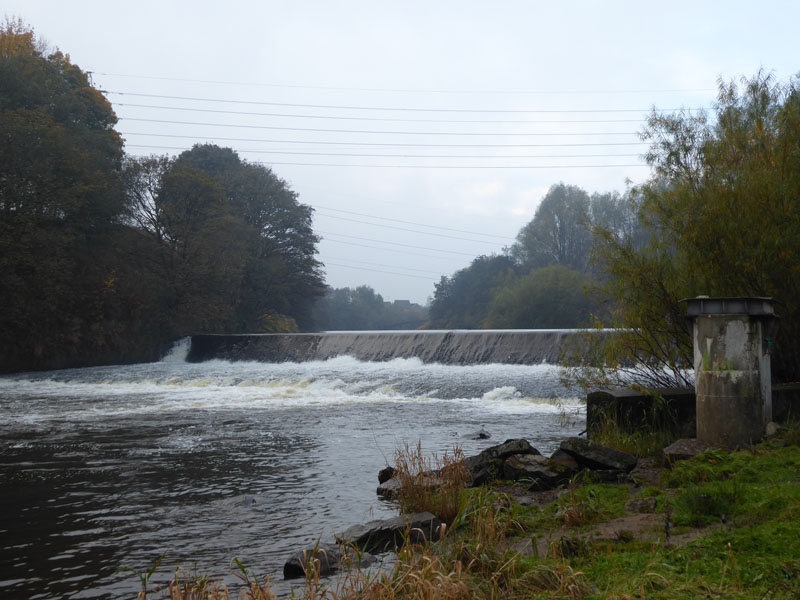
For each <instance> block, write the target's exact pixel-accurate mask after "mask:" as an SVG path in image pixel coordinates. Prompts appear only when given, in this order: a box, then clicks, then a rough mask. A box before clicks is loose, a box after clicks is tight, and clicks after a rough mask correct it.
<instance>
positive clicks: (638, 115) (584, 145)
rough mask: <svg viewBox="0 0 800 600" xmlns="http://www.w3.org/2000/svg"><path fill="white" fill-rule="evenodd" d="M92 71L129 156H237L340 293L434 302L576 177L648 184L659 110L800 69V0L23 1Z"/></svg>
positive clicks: (27, 15) (32, 17) (36, 22)
mask: <svg viewBox="0 0 800 600" xmlns="http://www.w3.org/2000/svg"><path fill="white" fill-rule="evenodd" d="M2 6H3V11H4V13H5V16H7V17H10V18H16V17H20V18H22V19H23V20H24V21H25V22H26V23H27V24H29V25H31V26H32V27H33V28H34V30H35V31H36V32H37V34H38V35H39V36H41V37H43V38H44V39H45V40H46V41H47V42H48V43H49V44H50V45H51V46H57V47H58V48H59V49H61V50H62V51H64V52H66V53H69V54H70V56H71V58H72V60H73V61H74V62H75V63H77V64H78V65H79V66H80V67H81V68H83V69H84V70H87V71H91V72H92V73H93V80H94V83H95V85H96V86H98V87H100V88H102V89H103V90H106V91H107V97H108V98H109V100H110V101H111V102H112V103H113V105H114V109H115V111H116V113H117V115H118V117H119V118H120V122H119V124H118V130H119V131H120V132H121V133H122V135H123V137H124V138H125V140H126V149H127V151H128V152H129V153H131V154H153V153H155V154H167V153H168V154H177V153H179V152H180V151H182V150H184V149H186V148H190V147H191V146H192V145H193V144H195V143H205V142H212V143H217V144H219V145H221V146H229V147H231V148H234V149H235V150H237V151H238V152H239V155H240V156H241V157H242V158H244V159H246V160H248V161H253V162H262V163H264V164H267V165H270V166H271V167H272V169H273V171H274V172H275V173H276V174H277V175H278V176H280V177H281V178H283V179H284V180H286V181H287V182H288V184H289V185H290V186H291V187H292V188H293V189H294V190H295V191H296V192H298V194H299V195H300V200H301V201H302V202H304V203H306V204H309V205H311V206H313V207H314V208H315V209H316V215H315V221H314V224H315V230H316V231H317V232H318V233H319V235H320V236H321V237H322V238H323V239H322V242H321V243H320V245H319V249H320V259H321V260H322V261H323V262H324V263H325V265H326V267H325V271H326V273H327V282H328V284H329V285H332V286H334V287H343V286H350V287H355V286H358V285H362V284H367V285H370V286H372V287H373V288H374V289H375V290H376V291H377V292H378V293H380V294H382V295H383V296H384V299H386V300H394V299H410V300H412V301H415V302H420V303H424V302H425V301H426V299H427V298H428V297H429V296H431V295H432V293H433V289H434V287H433V286H434V282H436V281H438V280H439V277H440V276H441V275H443V274H446V275H450V274H452V273H453V272H454V271H456V270H457V269H460V268H463V267H465V266H467V265H468V264H469V263H470V261H471V260H472V259H473V258H474V257H476V256H478V255H480V254H490V253H493V252H501V251H502V248H503V247H504V246H508V245H510V244H511V243H512V242H513V241H514V237H515V236H516V234H517V232H518V231H519V229H520V228H521V227H522V226H523V225H525V224H526V223H527V222H528V221H529V220H530V219H531V218H532V217H533V214H534V212H535V210H536V207H537V205H538V203H539V201H540V200H541V198H542V196H543V195H544V194H545V193H546V192H547V190H548V188H549V187H550V186H551V185H553V184H554V183H558V182H560V181H563V182H565V183H569V184H574V185H578V186H581V187H583V188H584V189H585V190H587V191H588V192H590V193H591V192H595V191H597V192H605V191H611V190H618V191H620V192H622V191H624V190H625V187H626V181H632V182H633V183H637V182H640V181H642V180H643V179H645V178H646V177H647V176H648V173H649V171H648V168H647V167H646V166H645V165H644V164H643V161H642V158H641V154H642V153H643V152H644V151H645V149H646V147H645V146H643V145H641V144H640V142H639V138H638V136H637V135H636V134H637V132H639V131H641V129H642V125H643V119H644V118H645V117H646V115H647V113H648V111H649V110H650V109H651V108H652V107H654V106H655V107H657V108H658V109H660V110H670V109H675V108H679V107H686V108H692V109H696V108H700V107H711V106H712V105H713V102H714V98H715V95H716V85H717V80H718V79H719V78H720V77H721V78H723V79H725V80H730V79H732V78H733V79H738V78H739V77H741V76H743V75H744V76H752V75H753V74H754V73H755V72H756V71H757V70H758V69H759V68H764V69H765V70H767V71H770V72H773V73H774V74H775V75H776V76H777V77H778V78H779V79H780V80H782V81H786V80H788V78H789V77H790V76H792V75H794V74H796V73H798V72H799V71H800V60H798V59H800V40H799V39H798V34H797V24H798V23H800V3H798V2H790V1H786V2H777V1H770V0H766V1H762V2H758V3H755V2H752V1H751V2H732V1H726V2H710V1H703V0H694V1H691V2H675V1H672V2H668V3H645V2H641V1H636V2H621V1H620V2H615V1H613V0H606V1H603V2H599V1H598V2H588V1H587V2H577V1H576V2H567V1H564V2H555V1H553V2H534V1H529V2H523V1H519V2H502V1H497V2H486V1H485V0H484V1H481V2H478V1H472V0H458V1H435V0H427V1H420V2H416V1H408V0H406V1H403V2H388V1H382V0H371V1H364V2H348V1H341V2H336V1H332V0H329V1H319V2H311V1H302V0H294V1H287V2H278V1H269V0H267V1H255V0H253V1H250V2H238V1H235V0H229V1H228V2H205V1H193V2H183V1H169V0H160V1H159V2H153V1H150V0H138V1H136V2H125V3H121V2H119V3H118V2H108V1H107V0H105V1H102V2H100V1H80V0H71V1H69V2H65V1H64V0H53V1H44V0H4V2H3V5H2Z"/></svg>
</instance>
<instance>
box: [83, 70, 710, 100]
mask: <svg viewBox="0 0 800 600" xmlns="http://www.w3.org/2000/svg"><path fill="white" fill-rule="evenodd" d="M88 72H89V73H92V74H94V75H104V76H106V77H127V78H132V79H152V80H157V81H178V82H185V83H210V84H214V85H242V86H251V87H269V88H287V89H305V90H336V91H344V92H392V93H403V94H406V93H412V94H503V95H506V94H507V95H514V96H516V95H522V94H525V95H566V94H665V93H687V92H715V91H716V89H715V88H665V89H652V90H648V89H629V90H625V89H622V90H593V89H588V90H581V89H574V90H452V89H451V90H445V89H408V88H371V87H344V86H326V85H301V84H289V83H263V82H257V81H222V80H215V79H191V78H186V77H160V76H156V75H131V74H122V73H106V72H103V71H88Z"/></svg>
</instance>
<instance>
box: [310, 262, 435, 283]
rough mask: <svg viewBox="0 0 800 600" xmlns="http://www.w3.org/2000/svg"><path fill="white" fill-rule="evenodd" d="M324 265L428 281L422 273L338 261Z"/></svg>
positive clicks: (428, 278)
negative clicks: (415, 273)
mask: <svg viewBox="0 0 800 600" xmlns="http://www.w3.org/2000/svg"><path fill="white" fill-rule="evenodd" d="M325 264H326V265H332V266H334V267H344V268H346V269H357V270H359V271H372V272H373V273H383V274H384V275H398V276H400V277H413V278H414V279H424V280H425V281H430V280H431V278H430V277H423V276H422V275H411V274H410V273H397V272H395V271H383V270H379V269H370V268H368V267H354V266H352V265H342V264H339V263H325Z"/></svg>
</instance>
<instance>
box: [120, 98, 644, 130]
mask: <svg viewBox="0 0 800 600" xmlns="http://www.w3.org/2000/svg"><path fill="white" fill-rule="evenodd" d="M114 106H125V107H133V108H156V109H163V110H180V111H188V112H207V113H216V114H225V115H246V116H254V117H289V118H300V119H337V120H347V121H384V122H386V121H390V122H398V123H508V124H516V125H519V124H524V123H535V124H548V123H557V124H561V123H641V122H642V119H548V120H529V119H516V120H515V119H400V118H397V117H346V116H342V115H307V114H306V115H298V114H295V113H267V112H252V111H243V110H219V109H213V108H191V107H187V106H160V105H155V104H131V103H127V102H115V103H114Z"/></svg>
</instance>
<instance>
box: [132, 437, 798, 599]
mask: <svg viewBox="0 0 800 600" xmlns="http://www.w3.org/2000/svg"><path fill="white" fill-rule="evenodd" d="M798 442H800V426H798V425H794V426H791V427H787V428H784V429H783V430H782V431H781V432H779V435H778V436H776V437H773V438H770V439H768V440H766V441H765V442H763V443H761V444H759V445H756V446H753V447H752V448H750V449H748V450H743V451H738V452H733V453H726V452H721V451H716V450H714V451H708V452H705V453H703V454H700V455H698V456H696V457H694V458H692V459H689V460H686V461H681V462H678V463H676V464H674V465H672V466H671V468H669V467H662V466H660V465H653V466H652V467H651V468H650V469H649V470H647V471H644V472H641V473H640V474H638V475H637V472H634V474H633V480H632V481H629V482H626V483H615V484H610V483H592V482H591V481H589V480H588V479H581V478H573V480H571V481H570V482H569V483H568V484H566V485H564V486H562V488H560V490H558V491H554V492H531V491H529V490H527V489H526V485H525V483H524V482H522V481H520V482H517V483H515V484H512V483H503V482H495V483H494V484H493V485H491V486H489V487H479V488H473V489H467V488H466V486H465V485H464V481H463V479H462V478H461V477H460V475H459V471H457V470H452V469H451V470H448V471H447V472H446V473H445V472H444V471H443V472H442V476H443V477H448V475H447V473H449V474H452V482H451V483H452V484H453V486H452V488H453V489H456V488H457V489H458V490H459V492H458V497H459V500H458V505H459V509H458V511H457V513H456V514H455V516H453V515H449V514H444V513H441V514H440V516H441V517H442V518H443V521H444V522H445V523H447V526H446V527H445V529H444V535H443V539H442V540H441V541H439V542H436V543H428V544H422V545H419V544H417V545H413V544H407V545H406V546H405V547H403V548H402V549H400V550H399V552H398V554H397V560H396V562H395V564H394V567H393V568H391V569H390V570H389V571H388V572H382V571H379V570H372V571H365V570H361V569H356V568H352V569H346V570H345V572H344V574H343V575H342V576H341V577H340V578H338V579H330V580H326V579H322V578H320V577H319V575H318V574H317V573H315V572H314V571H313V569H311V570H310V571H309V572H308V573H307V579H306V581H305V582H304V583H303V584H302V585H300V587H298V588H296V589H295V591H294V597H295V598H303V599H305V600H316V599H322V598H326V599H328V600H336V599H338V600H355V599H375V600H383V599H387V600H389V599H392V600H394V599H397V598H405V599H420V600H423V599H426V600H430V599H440V598H444V599H468V598H487V599H488V598H508V599H511V600H515V599H520V600H522V599H535V598H586V599H597V600H600V599H609V598H615V599H627V600H632V599H637V600H643V599H650V598H654V599H664V600H667V599H670V600H671V599H678V598H707V597H725V598H741V599H745V598H748V599H749V598H764V599H773V600H777V599H787V600H788V599H790V598H796V597H797V596H798V595H799V594H800V559H798V558H797V557H800V446H798ZM401 454H403V455H404V456H405V457H406V460H404V461H398V465H399V468H400V469H404V468H408V469H409V472H408V473H407V475H408V476H409V477H410V478H411V479H410V481H411V482H412V488H411V489H415V490H416V491H419V489H420V487H419V485H414V481H416V483H417V484H420V483H421V482H420V481H419V480H415V477H416V475H418V474H420V473H421V472H422V469H428V467H430V464H429V463H428V462H427V461H426V460H424V459H423V458H422V455H421V453H420V452H419V450H418V449H415V448H411V449H410V450H407V451H405V452H403V453H401ZM447 465H450V466H451V467H452V465H453V463H452V461H445V463H443V464H442V465H440V466H447ZM417 496H418V497H420V498H421V497H422V495H420V494H417ZM426 498H427V499H428V502H427V503H426V502H424V501H423V504H424V506H423V505H420V504H419V503H416V504H415V505H414V506H408V507H407V509H408V510H420V509H422V508H427V509H428V510H433V511H438V510H439V509H440V508H442V507H444V506H445V505H443V504H442V503H441V502H440V501H439V499H437V498H436V497H435V496H434V495H428V496H426ZM401 506H402V503H401ZM448 510H449V509H448ZM312 564H313V561H312ZM234 566H235V570H236V572H238V573H239V575H240V578H242V580H243V585H242V587H241V590H239V591H237V590H228V589H227V588H224V589H223V587H221V586H219V585H216V586H214V585H212V584H211V583H210V582H209V581H208V580H207V579H204V578H198V577H194V578H186V576H185V574H183V573H182V572H180V571H179V572H178V573H177V574H176V576H175V580H174V582H173V583H172V584H170V588H169V589H170V590H171V592H170V594H171V595H167V594H166V592H165V593H164V594H162V595H161V596H159V595H158V593H151V594H149V595H148V596H147V597H150V598H158V597H165V598H166V597H168V598H176V599H177V598H187V599H188V598H208V599H211V598H229V597H237V596H236V594H237V593H238V594H239V596H238V597H240V598H253V599H265V598H272V597H274V596H272V595H271V594H272V592H271V591H270V589H269V584H268V582H267V583H263V582H264V581H265V579H264V578H263V577H261V578H256V577H255V576H254V575H253V574H252V573H250V572H249V571H247V570H246V569H244V568H243V567H242V566H241V565H239V564H235V565H234ZM181 577H182V579H181ZM193 581H194V582H195V583H194V584H192V582H193ZM259 582H262V583H259ZM193 585H194V586H195V587H192V586H193ZM203 586H205V587H204V588H203V589H207V590H208V591H207V592H204V593H200V592H199V591H197V590H199V589H200V588H201V587H203ZM193 589H194V590H196V591H191V590H193ZM180 590H183V591H180Z"/></svg>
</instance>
